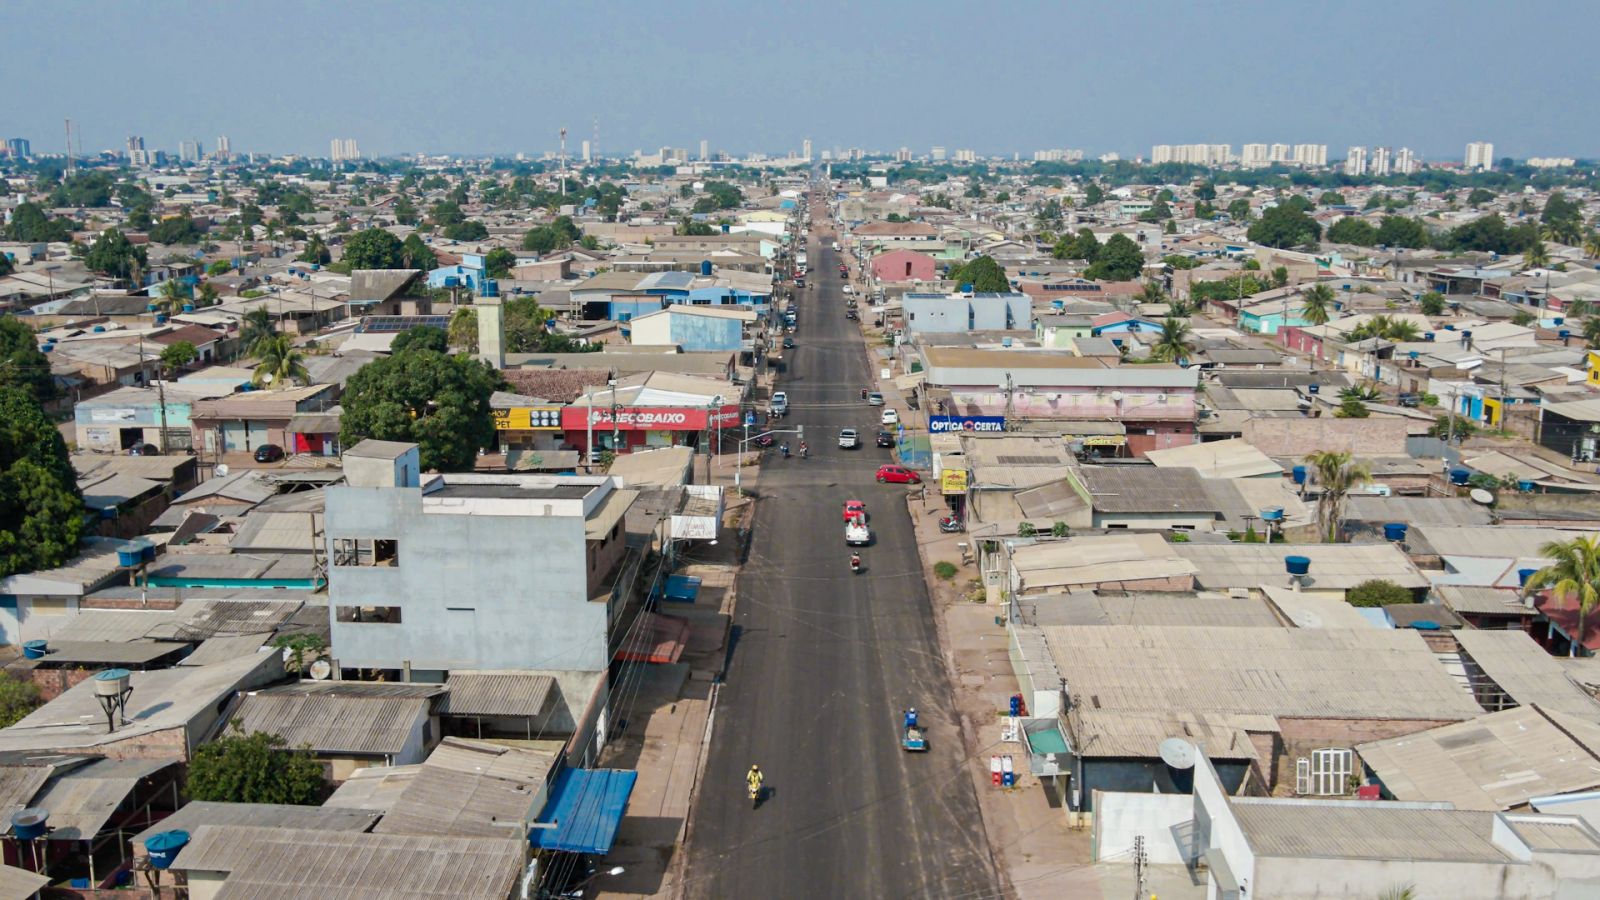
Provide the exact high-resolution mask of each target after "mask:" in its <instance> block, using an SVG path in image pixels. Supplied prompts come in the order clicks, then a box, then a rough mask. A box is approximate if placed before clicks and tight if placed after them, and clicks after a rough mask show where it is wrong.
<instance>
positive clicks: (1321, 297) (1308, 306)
mask: <svg viewBox="0 0 1600 900" xmlns="http://www.w3.org/2000/svg"><path fill="white" fill-rule="evenodd" d="M1300 318H1302V319H1305V320H1306V322H1307V323H1308V324H1311V325H1326V324H1328V320H1329V319H1331V318H1333V288H1330V287H1328V286H1327V285H1325V284H1314V285H1312V286H1311V287H1308V288H1306V289H1305V291H1304V292H1303V293H1302V294H1301V295H1300Z"/></svg>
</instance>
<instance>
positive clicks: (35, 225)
mask: <svg viewBox="0 0 1600 900" xmlns="http://www.w3.org/2000/svg"><path fill="white" fill-rule="evenodd" d="M72 231H73V227H72V223H71V222H69V221H67V220H66V219H52V218H50V217H49V216H48V215H46V214H45V211H44V208H43V207H41V206H39V205H38V204H37V203H19V204H18V205H17V208H16V209H14V210H12V211H11V224H10V225H8V226H6V237H8V238H10V239H11V240H13V241H22V242H23V243H27V244H33V243H39V242H43V241H55V242H62V241H70V240H72Z"/></svg>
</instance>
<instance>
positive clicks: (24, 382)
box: [0, 316, 57, 404]
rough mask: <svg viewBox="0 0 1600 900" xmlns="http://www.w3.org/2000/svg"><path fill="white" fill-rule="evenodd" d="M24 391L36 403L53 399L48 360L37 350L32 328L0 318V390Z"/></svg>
mask: <svg viewBox="0 0 1600 900" xmlns="http://www.w3.org/2000/svg"><path fill="white" fill-rule="evenodd" d="M5 388H17V389H20V390H23V391H26V392H27V393H28V394H29V395H30V396H32V397H33V399H34V400H35V401H37V402H38V403H40V404H44V403H49V402H50V401H52V400H54V399H56V392H57V391H56V380H55V377H54V376H52V375H51V374H50V358H49V357H47V356H45V355H44V352H43V351H42V350H40V349H39V341H38V339H37V338H36V337H35V336H34V333H33V329H32V328H30V327H28V325H27V324H26V323H25V322H23V321H22V320H21V319H18V318H17V317H16V316H0V389H5Z"/></svg>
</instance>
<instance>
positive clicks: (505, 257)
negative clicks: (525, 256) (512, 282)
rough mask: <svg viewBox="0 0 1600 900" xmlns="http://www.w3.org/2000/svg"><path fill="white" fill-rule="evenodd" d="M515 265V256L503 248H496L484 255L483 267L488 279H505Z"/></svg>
mask: <svg viewBox="0 0 1600 900" xmlns="http://www.w3.org/2000/svg"><path fill="white" fill-rule="evenodd" d="M516 264H517V255H516V254H515V253H512V252H511V251H510V250H507V249H506V248H504V247H496V248H494V249H493V250H490V251H489V252H488V253H486V254H484V257H483V265H484V269H485V270H486V271H487V273H488V275H489V277H490V278H505V277H506V276H508V275H510V274H511V267H512V266H514V265H516Z"/></svg>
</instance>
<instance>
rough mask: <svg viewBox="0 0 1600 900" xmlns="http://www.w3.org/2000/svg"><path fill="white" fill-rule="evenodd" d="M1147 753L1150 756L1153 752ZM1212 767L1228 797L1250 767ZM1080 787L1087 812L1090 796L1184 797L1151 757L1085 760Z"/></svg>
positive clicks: (1244, 764)
mask: <svg viewBox="0 0 1600 900" xmlns="http://www.w3.org/2000/svg"><path fill="white" fill-rule="evenodd" d="M1150 749H1151V752H1152V754H1153V753H1154V750H1155V748H1154V747H1152V748H1150ZM1215 766H1216V769H1217V771H1218V774H1219V776H1220V777H1221V778H1222V783H1223V785H1224V787H1225V788H1226V789H1227V792H1228V793H1229V794H1234V793H1237V792H1238V791H1239V788H1240V786H1241V785H1243V784H1244V783H1245V779H1246V778H1247V777H1248V776H1249V774H1250V763H1248V762H1246V761H1244V760H1239V761H1220V762H1217V763H1216V764H1215ZM1080 787H1081V789H1082V792H1081V795H1080V796H1081V797H1082V798H1083V800H1084V802H1085V804H1086V805H1085V808H1086V809H1087V808H1090V807H1089V806H1088V804H1091V803H1093V796H1094V795H1096V794H1099V793H1107V792H1117V793H1131V794H1152V793H1157V792H1159V793H1162V794H1177V793H1185V792H1182V791H1179V790H1178V786H1177V785H1175V784H1173V783H1172V773H1171V771H1170V770H1169V769H1168V768H1167V765H1166V763H1163V762H1162V761H1161V759H1160V757H1157V756H1154V755H1152V756H1150V757H1147V758H1143V759H1109V758H1103V757H1097V758H1093V759H1086V760H1084V762H1083V784H1082V785H1080Z"/></svg>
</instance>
